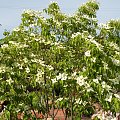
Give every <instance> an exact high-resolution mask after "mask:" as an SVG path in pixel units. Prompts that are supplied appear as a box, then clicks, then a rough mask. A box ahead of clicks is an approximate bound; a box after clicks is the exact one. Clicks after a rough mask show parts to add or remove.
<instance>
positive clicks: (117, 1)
mask: <svg viewBox="0 0 120 120" xmlns="http://www.w3.org/2000/svg"><path fill="white" fill-rule="evenodd" d="M50 1H51V0H1V3H0V24H2V26H0V38H2V37H3V35H2V33H3V32H4V30H5V29H7V30H12V29H13V28H14V27H16V26H18V25H19V24H20V19H21V13H22V11H23V10H24V9H34V10H42V9H44V8H46V7H47V6H48V5H49V4H50ZM54 1H57V2H58V4H59V6H60V7H61V10H62V12H65V13H69V14H72V13H74V12H75V11H76V10H77V8H78V7H79V6H80V5H81V4H82V3H85V2H87V0H54ZM97 1H98V2H99V3H100V9H99V11H98V12H97V17H98V20H99V23H100V22H102V23H105V22H106V21H108V20H110V19H112V18H113V19H118V18H120V0H97Z"/></svg>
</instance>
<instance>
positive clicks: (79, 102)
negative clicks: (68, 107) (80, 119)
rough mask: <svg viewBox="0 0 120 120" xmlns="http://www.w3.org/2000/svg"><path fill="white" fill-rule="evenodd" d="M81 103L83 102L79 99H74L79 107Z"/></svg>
mask: <svg viewBox="0 0 120 120" xmlns="http://www.w3.org/2000/svg"><path fill="white" fill-rule="evenodd" d="M82 102H83V101H82V100H81V99H80V98H78V99H76V102H75V103H76V104H80V105H81V104H82Z"/></svg>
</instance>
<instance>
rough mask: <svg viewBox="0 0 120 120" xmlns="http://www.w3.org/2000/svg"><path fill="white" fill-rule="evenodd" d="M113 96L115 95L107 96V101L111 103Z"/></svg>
mask: <svg viewBox="0 0 120 120" xmlns="http://www.w3.org/2000/svg"><path fill="white" fill-rule="evenodd" d="M112 95H113V94H112V93H109V94H107V96H106V98H105V100H106V101H108V102H111V100H112Z"/></svg>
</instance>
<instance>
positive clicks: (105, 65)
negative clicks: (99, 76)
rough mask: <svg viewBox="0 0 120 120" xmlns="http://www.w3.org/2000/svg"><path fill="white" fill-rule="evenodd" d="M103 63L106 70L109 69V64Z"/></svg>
mask: <svg viewBox="0 0 120 120" xmlns="http://www.w3.org/2000/svg"><path fill="white" fill-rule="evenodd" d="M102 63H103V65H104V69H109V68H108V64H107V63H106V62H104V61H102Z"/></svg>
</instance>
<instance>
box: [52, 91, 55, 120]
mask: <svg viewBox="0 0 120 120" xmlns="http://www.w3.org/2000/svg"><path fill="white" fill-rule="evenodd" d="M54 117H55V116H54V89H53V90H52V120H54Z"/></svg>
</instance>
